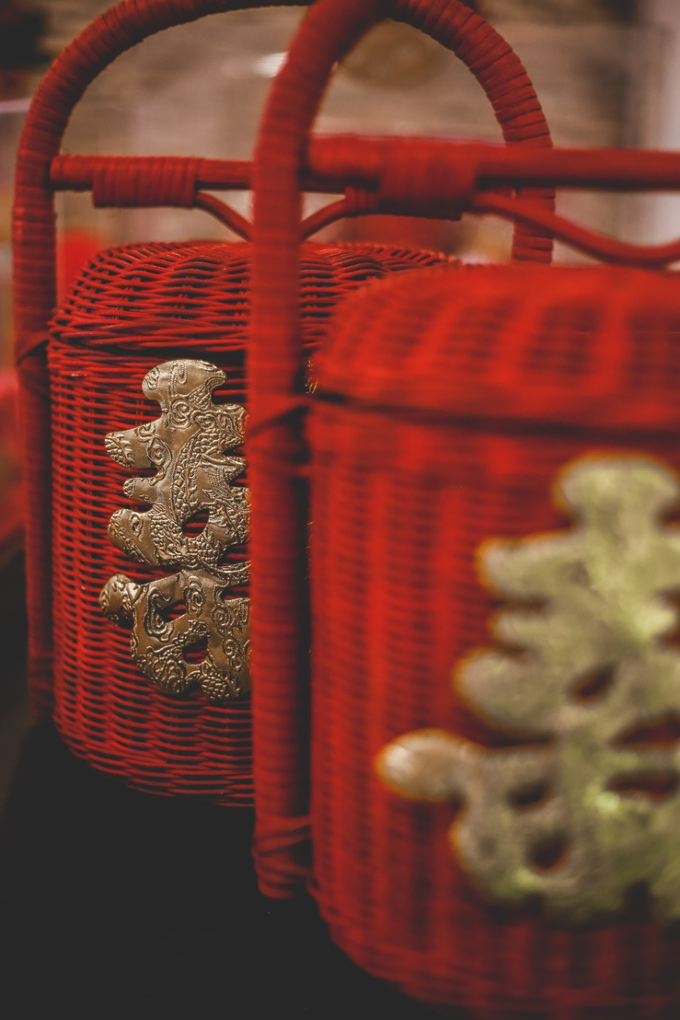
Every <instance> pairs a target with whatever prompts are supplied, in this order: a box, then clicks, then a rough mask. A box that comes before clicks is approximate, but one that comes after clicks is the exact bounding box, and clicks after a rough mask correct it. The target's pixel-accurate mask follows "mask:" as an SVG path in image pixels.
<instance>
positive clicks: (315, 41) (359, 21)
mask: <svg viewBox="0 0 680 1020" xmlns="http://www.w3.org/2000/svg"><path fill="white" fill-rule="evenodd" d="M385 15H391V16H392V17H393V18H396V19H398V20H402V21H407V22H408V23H410V24H411V25H413V26H414V27H416V28H419V29H421V30H422V31H424V32H426V33H427V34H429V35H431V36H432V37H433V38H435V39H437V40H439V41H440V42H441V43H443V45H444V46H446V47H447V48H449V49H451V50H453V52H454V53H456V54H457V56H459V57H460V58H461V59H462V60H463V61H464V62H465V63H466V64H467V66H468V67H469V68H470V69H471V70H472V71H473V73H474V74H475V75H476V77H477V78H478V80H479V81H480V83H481V84H482V85H483V87H484V88H485V90H486V92H487V95H488V96H489V99H490V100H491V102H492V105H493V107H494V110H495V112H496V116H497V118H498V120H499V121H500V122H501V125H502V127H503V133H504V136H505V139H506V141H507V142H520V141H521V142H524V143H526V144H530V145H536V146H548V145H550V136H549V133H548V128H547V125H546V122H545V118H544V116H543V113H542V111H541V107H540V105H539V103H538V100H537V98H536V95H535V93H534V90H533V87H532V85H531V82H530V81H529V79H528V77H527V75H526V73H525V71H524V68H523V67H522V65H521V63H520V62H519V60H518V59H517V57H515V55H514V54H513V53H512V51H511V50H510V48H509V47H508V45H507V44H506V43H505V42H504V41H503V39H502V38H501V37H500V36H499V35H498V33H496V32H495V31H494V29H492V28H491V27H490V26H489V25H487V24H486V23H485V22H484V21H483V20H482V18H480V17H479V16H478V15H476V14H474V13H473V12H472V11H471V10H470V9H469V8H468V7H466V6H465V5H464V4H463V3H461V2H460V0H318V3H316V4H315V5H314V7H313V8H312V9H311V11H310V12H309V14H308V15H307V17H306V18H305V20H304V22H303V25H302V27H301V29H300V30H299V32H298V34H297V36H296V37H295V39H294V41H293V44H292V46H291V49H290V52H289V58H288V61H287V63H286V64H285V65H284V67H283V69H282V70H281V72H280V74H279V75H278V77H277V79H276V81H275V83H274V86H273V88H272V91H271V93H270V96H269V100H268V103H267V107H266V110H265V114H264V117H263V121H262V125H261V130H260V137H259V141H258V146H257V153H256V162H255V168H254V178H253V180H254V193H255V224H254V235H253V236H254V239H255V251H254V263H253V315H252V343H251V345H250V351H249V366H248V375H249V381H250V386H251V392H250V398H249V406H250V415H251V418H250V421H251V425H250V428H249V432H248V437H247V442H248V449H249V464H250V485H251V489H252V494H253V512H254V527H253V540H252V542H251V553H252V591H253V654H254V667H253V669H254V673H255V674H256V677H257V679H256V683H255V685H254V689H253V707H254V713H253V714H254V723H253V725H254V736H253V739H254V761H255V790H256V794H255V796H256V812H257V824H256V841H255V856H256V862H257V867H258V877H259V882H260V888H261V889H262V891H263V892H265V893H267V894H268V895H271V896H275V897H286V896H289V895H291V894H292V893H294V892H295V890H296V888H297V887H299V885H300V881H301V877H300V876H301V874H302V872H303V860H304V846H303V841H302V840H301V839H300V838H299V834H300V833H301V832H302V831H303V829H304V827H303V824H302V823H303V819H304V815H305V812H306V810H307V789H308V781H307V767H306V746H307V742H306V739H305V734H304V724H303V723H302V721H301V720H303V719H304V718H305V715H306V710H307V709H306V694H305V678H306V675H307V672H308V658H309V651H308V649H309V636H308V634H307V625H306V623H305V611H304V607H305V605H306V599H307V578H306V544H307V536H306V526H305V522H306V520H307V514H306V506H305V503H306V496H305V489H304V486H303V485H302V484H301V482H300V479H299V470H297V469H296V465H299V464H300V463H301V462H303V461H304V459H305V456H306V453H305V448H304V443H303V441H302V435H301V429H300V427H299V423H298V422H297V421H296V420H295V417H296V416H295V413H294V412H295V411H296V410H297V409H298V408H299V407H300V405H301V400H302V398H301V395H300V393H299V380H300V340H299V324H298V314H299V312H298V309H299V297H298V288H299V281H298V272H299V270H298V263H299V241H298V224H299V221H300V209H301V196H300V189H299V177H300V172H301V169H302V165H303V160H304V153H305V149H306V146H307V143H308V139H309V132H310V128H311V125H312V122H313V119H314V117H315V115H316V112H317V109H318V107H319V104H320V100H321V96H322V93H323V90H324V88H325V86H326V84H327V82H328V80H329V78H330V76H331V74H332V71H333V67H334V65H335V63H336V62H337V61H338V60H339V59H341V58H342V56H343V55H344V54H345V53H347V52H348V50H349V49H350V48H351V46H352V45H353V44H354V43H355V42H356V41H357V40H358V39H359V37H360V36H361V35H362V34H363V33H364V32H365V31H366V30H367V29H368V28H370V27H371V26H372V25H373V24H375V23H376V22H377V21H378V20H380V18H381V17H383V16H385ZM533 194H534V195H536V194H537V193H536V192H535V191H534V192H533ZM538 194H539V196H540V195H542V197H543V201H544V202H545V203H546V205H547V206H548V207H549V208H551V207H552V192H551V191H547V192H546V191H543V192H538ZM551 243H552V242H551V240H550V239H549V237H546V236H545V235H544V234H543V233H542V232H541V231H540V230H533V229H532V230H530V231H529V232H528V233H522V232H520V233H519V236H517V237H516V242H515V250H514V256H515V258H524V259H529V258H533V259H536V260H538V261H549V258H550V250H551ZM296 823H297V825H296ZM291 831H295V832H296V833H297V834H298V835H297V836H296V837H295V838H293V837H292V836H291Z"/></svg>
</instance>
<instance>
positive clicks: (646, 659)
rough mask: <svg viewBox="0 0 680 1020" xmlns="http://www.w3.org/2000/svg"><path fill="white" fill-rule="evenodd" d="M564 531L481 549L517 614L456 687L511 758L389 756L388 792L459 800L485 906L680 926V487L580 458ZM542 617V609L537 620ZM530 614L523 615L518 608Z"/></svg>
mask: <svg viewBox="0 0 680 1020" xmlns="http://www.w3.org/2000/svg"><path fill="white" fill-rule="evenodd" d="M558 496H559V497H560V500H561V502H562V503H563V504H564V505H565V507H566V509H567V510H568V511H569V512H570V513H571V514H572V516H574V517H575V518H576V520H577V522H578V523H577V526H576V527H575V528H574V529H573V530H571V531H564V532H556V533H554V534H550V535H541V536H536V537H530V538H527V539H524V540H521V541H500V540H494V541H490V542H487V543H485V545H484V546H483V547H482V549H481V557H480V558H481V566H482V572H483V575H484V578H485V580H486V581H487V582H488V584H489V585H490V587H492V588H493V590H494V591H495V592H496V593H497V594H499V595H500V596H502V597H504V598H506V599H508V600H510V602H511V605H510V606H509V607H507V608H506V609H504V610H503V611H502V612H500V613H499V614H498V616H497V618H496V623H495V627H494V634H495V637H496V638H497V639H498V642H499V646H498V647H497V648H496V649H482V650H479V651H477V652H475V653H473V654H472V655H471V656H469V657H468V658H466V659H464V660H463V661H462V662H461V663H460V664H459V665H458V667H457V668H456V670H455V672H454V682H455V684H456V686H457V688H458V690H459V692H460V694H461V696H462V697H463V698H464V699H465V700H466V702H467V703H468V704H469V705H470V707H471V708H472V709H473V710H474V711H475V712H476V713H477V714H478V715H479V716H481V717H483V718H484V719H485V720H486V722H487V723H488V724H489V726H491V727H492V728H493V729H495V730H496V731H497V732H498V733H500V734H502V735H503V737H504V743H505V744H506V745H507V743H508V738H510V740H511V742H512V746H510V747H508V746H504V747H501V748H485V747H482V746H480V745H479V744H476V743H472V742H470V741H467V740H463V739H461V738H459V737H456V736H454V735H453V734H449V733H446V732H445V731H442V730H420V731H415V732H411V733H407V734H405V735H404V736H402V737H399V738H397V739H396V740H394V741H393V742H392V743H391V744H389V745H388V746H387V747H386V748H384V749H383V751H382V753H381V755H380V756H379V759H378V769H379V772H380V774H381V775H382V777H383V779H384V780H385V781H386V782H387V783H388V784H389V785H390V786H391V787H393V788H394V789H396V790H398V791H399V792H401V793H403V794H405V795H406V796H408V797H411V798H415V799H421V800H452V801H456V802H457V803H458V804H459V805H460V807H461V811H460V813H459V814H458V815H457V817H456V819H455V821H454V823H453V825H452V827H451V830H450V840H451V845H452V850H453V853H454V855H455V856H456V857H457V859H458V861H459V862H460V864H461V866H462V868H463V869H464V871H465V872H466V873H467V874H468V875H469V877H470V880H471V882H472V883H473V885H474V886H475V887H476V888H477V889H478V890H479V892H480V893H481V894H482V895H483V896H484V897H485V898H487V899H490V900H492V901H494V902H496V903H499V904H506V905H520V904H522V903H523V902H525V901H526V900H527V899H529V898H535V897H538V898H539V899H540V900H541V901H542V902H543V905H544V909H545V911H546V913H547V914H549V915H552V916H553V917H554V918H556V919H558V920H560V921H563V922H585V921H590V920H592V919H596V918H597V917H598V916H602V915H606V914H610V913H611V912H613V911H616V910H618V909H619V908H621V907H623V906H624V905H625V903H626V897H627V895H628V893H629V891H630V890H631V888H632V887H634V886H644V887H646V889H647V893H648V897H649V902H650V906H651V909H652V911H653V912H654V914H655V915H656V916H657V917H658V918H659V919H661V920H663V921H666V922H670V921H677V920H680V784H679V783H678V779H679V777H680V739H679V729H678V720H680V650H679V649H678V646H677V643H676V642H675V641H673V640H672V639H671V638H672V635H673V634H674V632H675V631H676V628H677V625H678V610H677V602H673V601H671V599H670V598H669V597H668V596H669V595H674V596H676V597H677V594H678V592H680V529H679V528H678V527H677V526H673V525H666V524H664V523H663V516H664V515H665V514H666V513H668V511H669V510H670V508H672V507H674V506H675V507H677V506H678V501H679V497H680V486H679V485H678V481H677V479H676V477H675V475H674V473H673V472H672V471H671V470H670V469H667V468H666V467H665V466H663V465H662V464H659V463H657V462H655V461H653V460H651V459H646V458H643V457H639V458H638V457H636V458H633V457H625V456H619V457H615V456H611V457H601V458H594V457H586V458H583V459H582V460H581V461H577V462H575V463H574V464H572V465H571V466H570V467H569V468H568V469H567V470H566V471H565V472H564V473H563V475H562V478H561V482H560V486H559V489H558ZM537 601H538V602H540V603H541V606H540V607H539V608H537V607H536V603H537ZM522 603H525V605H526V608H522Z"/></svg>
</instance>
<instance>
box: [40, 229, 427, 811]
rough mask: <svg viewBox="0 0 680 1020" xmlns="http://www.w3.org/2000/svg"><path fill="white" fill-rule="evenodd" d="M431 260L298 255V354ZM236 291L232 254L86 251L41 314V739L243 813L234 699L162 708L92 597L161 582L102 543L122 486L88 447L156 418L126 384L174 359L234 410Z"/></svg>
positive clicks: (239, 710) (240, 269)
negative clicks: (387, 281) (333, 315)
mask: <svg viewBox="0 0 680 1020" xmlns="http://www.w3.org/2000/svg"><path fill="white" fill-rule="evenodd" d="M436 261H437V257H436V256H431V255H428V254H426V253H420V252H412V251H405V250H399V249H388V248H380V247H369V246H367V245H366V246H361V245H355V246H352V247H351V248H349V247H348V248H342V247H339V248H338V247H336V248H333V247H328V246H322V245H313V244H309V245H307V246H306V247H305V250H304V255H303V317H304V323H305V348H306V350H307V351H308V352H309V353H311V352H312V351H313V350H314V349H315V347H316V344H317V342H318V340H319V339H320V337H321V335H322V333H323V329H324V326H325V319H326V317H327V316H328V314H329V312H330V309H331V308H332V307H333V306H334V305H335V304H336V303H337V302H338V300H339V299H340V298H341V297H342V295H343V294H345V293H346V292H347V291H349V290H350V289H352V288H353V287H355V286H357V285H358V284H360V283H361V282H362V281H365V280H368V279H373V278H380V277H382V276H384V275H385V274H387V273H389V272H391V271H397V270H402V269H408V268H412V267H417V266H422V265H428V264H432V263H434V262H436ZM249 277H250V246H249V245H248V244H223V243H217V242H214V243H210V242H203V243H190V242H188V243H184V244H176V245H170V244H146V245H134V246H133V245H130V246H126V247H122V248H117V249H113V250H111V251H107V252H102V253H101V254H100V255H99V256H98V257H97V258H96V259H94V260H93V261H92V262H91V263H90V264H89V265H88V266H87V267H86V268H85V270H84V271H83V272H82V273H81V275H80V277H79V279H78V281H77V283H76V285H75V287H74V289H73V291H72V293H71V295H70V297H69V298H68V299H67V301H66V302H65V304H64V306H63V307H62V308H61V309H59V310H58V311H57V313H56V315H55V318H54V321H53V328H52V335H51V338H50V341H49V345H48V363H49V369H50V387H51V395H52V401H51V408H52V437H53V475H52V493H53V506H54V514H53V577H54V642H55V671H54V679H55V692H54V696H55V720H56V724H57V726H58V728H59V730H60V732H61V733H62V735H63V736H64V738H65V739H66V741H67V742H68V743H69V745H70V746H71V747H72V748H73V749H74V750H75V751H76V752H77V753H78V754H79V755H81V756H83V757H84V758H86V759H87V760H89V761H90V762H91V763H92V764H94V765H96V766H97V767H98V768H101V769H104V770H105V771H108V772H113V773H116V774H120V775H122V776H124V777H125V779H126V780H127V781H128V782H130V783H131V784H132V785H134V786H137V787H140V788H142V789H145V790H149V791H153V792H156V793H168V794H169V793H173V794H181V793H187V794H196V795H206V796H210V797H212V798H214V799H216V800H217V801H219V802H220V803H230V804H231V803H248V802H250V801H251V800H252V764H251V746H250V699H249V698H248V697H247V696H246V697H244V698H241V699H236V700H234V701H230V702H226V703H224V704H222V705H219V704H215V703H211V702H209V701H207V700H206V698H205V697H204V696H203V695H202V694H201V693H200V692H195V693H194V694H189V695H187V696H185V697H181V698H177V697H172V696H169V695H168V694H166V693H163V692H162V691H161V690H160V689H158V688H157V687H156V686H155V685H154V684H153V683H151V682H150V681H149V680H147V678H146V677H144V676H143V675H142V673H141V672H140V671H139V669H138V668H137V666H136V665H135V663H134V662H133V660H132V658H131V654H130V632H129V628H120V627H115V626H112V624H111V622H110V621H109V620H107V619H106V618H105V617H104V616H103V614H102V612H101V610H100V608H99V604H98V594H99V591H100V589H101V587H102V585H103V584H104V582H105V581H107V580H108V578H109V577H111V576H112V575H113V574H116V573H126V574H130V575H131V576H133V577H134V579H135V580H136V581H138V582H139V583H143V582H145V581H148V580H151V579H152V578H154V577H162V576H164V574H167V573H169V572H171V571H168V570H167V569H165V570H164V569H163V568H161V567H156V568H153V567H147V566H144V565H140V564H135V563H133V562H131V561H130V559H129V558H128V557H127V556H126V554H125V553H123V552H121V551H120V550H119V549H117V548H116V547H115V546H114V545H113V544H112V543H111V541H110V540H109V538H108V535H107V525H108V522H109V519H110V517H111V515H112V513H113V512H114V511H115V510H117V509H118V508H120V507H123V506H132V507H134V505H135V504H133V503H131V502H130V500H129V499H127V498H126V497H125V496H124V495H123V489H122V487H123V483H124V481H125V480H126V479H127V478H129V477H130V475H131V472H130V470H127V471H126V470H125V469H124V468H122V467H119V466H118V465H116V464H115V463H114V462H113V461H112V460H111V458H110V457H109V455H108V453H107V452H106V449H105V446H104V437H105V435H106V434H107V433H108V432H111V431H117V430H124V429H129V428H130V427H132V426H138V425H140V424H142V423H143V422H150V421H153V420H154V419H157V418H158V414H159V408H158V405H157V404H156V403H153V402H151V401H149V400H146V399H145V398H144V396H143V394H142V389H141V384H142V380H143V378H144V376H145V375H146V373H147V372H148V371H149V370H150V369H151V368H153V367H154V366H155V365H157V364H159V363H161V362H164V361H168V360H171V359H174V358H181V357H189V358H197V359H203V360H208V361H211V362H213V363H216V364H217V365H218V366H219V367H220V368H222V369H223V370H224V371H225V372H226V374H227V383H226V386H225V387H222V388H221V389H220V391H219V395H220V396H221V397H224V398H225V399H227V400H228V402H230V403H238V404H241V405H245V403H246V400H245V379H244V349H245V343H246V336H247V331H248V320H249V296H248V288H249ZM132 473H134V472H132ZM197 527H198V528H199V529H200V527H202V525H201V524H200V523H199V524H198V525H197ZM239 591H240V593H243V590H242V589H239Z"/></svg>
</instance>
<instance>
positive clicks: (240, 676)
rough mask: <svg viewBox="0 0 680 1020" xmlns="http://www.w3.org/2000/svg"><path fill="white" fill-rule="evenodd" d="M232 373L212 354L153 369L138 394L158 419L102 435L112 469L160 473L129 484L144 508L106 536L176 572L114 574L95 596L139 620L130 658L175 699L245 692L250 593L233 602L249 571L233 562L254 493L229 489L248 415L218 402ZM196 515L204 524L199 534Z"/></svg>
mask: <svg viewBox="0 0 680 1020" xmlns="http://www.w3.org/2000/svg"><path fill="white" fill-rule="evenodd" d="M225 378H226V377H225V374H224V372H222V371H221V370H220V369H218V368H216V366H215V365H212V364H210V363H209V362H206V361H193V360H188V359H182V360H178V361H168V362H165V363H164V364H162V365H158V366H157V367H156V368H153V369H152V370H151V371H150V372H149V373H148V374H147V375H146V377H145V378H144V381H143V383H142V389H143V392H144V394H145V395H146V396H147V397H149V398H150V399H152V400H156V401H157V402H158V403H159V404H160V406H161V410H162V414H161V416H160V418H158V419H156V420H155V421H153V422H150V423H148V424H144V425H139V426H137V427H136V428H132V429H128V430H127V431H124V432H112V433H110V434H109V435H108V436H107V437H106V449H107V451H108V453H109V454H110V456H111V457H112V458H113V460H114V461H116V463H117V464H120V465H122V466H123V467H127V468H137V469H148V468H153V469H155V474H154V475H153V476H152V477H139V478H130V479H128V480H127V481H126V482H125V485H124V487H123V489H124V492H125V495H126V496H127V497H128V498H129V499H131V500H134V501H136V502H139V503H146V504H148V505H149V509H148V510H131V509H122V510H117V511H116V512H115V513H114V514H113V516H112V517H111V521H110V523H109V536H110V538H111V541H112V542H113V543H114V545H116V546H117V547H118V548H119V549H122V550H123V551H124V552H126V553H127V554H128V556H130V557H131V558H133V559H135V560H137V561H138V562H140V563H145V564H148V565H149V566H155V567H176V568H177V567H178V568H180V569H179V570H178V572H177V573H174V574H172V575H171V576H169V577H163V578H159V579H158V580H153V581H150V582H148V583H146V584H137V583H136V582H135V581H133V580H131V579H130V578H128V577H126V576H125V575H124V574H116V575H115V576H114V577H112V578H111V579H110V580H109V581H108V582H107V583H106V584H105V585H104V588H103V589H102V592H101V595H100V598H99V601H100V605H101V607H102V610H103V612H104V613H105V614H106V615H107V616H108V617H109V618H110V619H111V620H113V621H114V622H115V623H119V624H132V639H131V650H132V657H133V659H134V661H135V662H136V664H137V665H138V666H139V668H140V669H141V671H142V672H143V673H144V675H145V676H147V677H148V678H149V679H150V680H153V681H155V682H156V683H157V684H158V685H159V686H160V687H162V688H163V690H165V691H167V692H169V693H173V694H182V693H184V692H185V691H187V690H189V689H190V688H192V687H196V686H198V687H200V689H201V690H202V691H203V693H204V694H205V696H206V697H207V698H208V699H210V700H211V701H224V700H226V699H229V698H234V697H238V696H239V695H241V694H244V693H246V692H247V691H248V690H250V638H249V630H248V618H249V609H250V600H249V599H248V598H245V597H233V596H232V597H228V592H229V589H231V588H233V587H234V586H237V585H242V584H245V583H246V582H247V580H248V575H249V570H248V564H247V563H246V562H243V561H238V562H237V561H234V562H230V561H229V560H228V555H229V550H230V549H231V548H232V547H234V546H240V545H243V544H244V543H245V542H246V541H247V539H248V523H249V504H248V490H247V489H246V488H245V486H242V485H233V484H232V483H233V482H234V481H235V480H236V479H237V478H238V477H239V476H240V475H242V474H243V472H244V470H245V461H244V460H243V459H242V458H241V457H235V456H232V455H231V451H232V450H235V449H237V448H238V447H240V446H241V445H242V443H243V430H244V423H245V410H244V409H243V408H242V407H241V406H240V405H238V404H215V403H214V402H213V398H212V394H213V390H214V389H215V388H216V387H217V386H219V385H220V384H222V383H223V382H224V381H225ZM196 518H199V519H200V520H205V524H204V526H203V527H202V528H201V529H200V530H198V531H197V528H196V527H193V528H192V526H191V522H192V519H196ZM196 531H197V533H192V532H196Z"/></svg>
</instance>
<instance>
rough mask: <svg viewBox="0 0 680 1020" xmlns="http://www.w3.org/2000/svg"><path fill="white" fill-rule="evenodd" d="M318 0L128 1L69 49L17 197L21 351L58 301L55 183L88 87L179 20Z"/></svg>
mask: <svg viewBox="0 0 680 1020" xmlns="http://www.w3.org/2000/svg"><path fill="white" fill-rule="evenodd" d="M310 2H311V0H123V2H122V3H119V4H117V5H116V6H115V7H112V8H110V9H109V10H107V11H105V12H104V13H103V14H101V15H100V16H99V17H98V18H96V19H95V20H94V21H93V22H92V23H91V24H90V25H88V27H87V28H85V29H84V30H83V32H81V34H80V35H79V36H78V37H77V38H76V39H74V41H73V42H72V43H71V44H70V45H69V46H67V47H66V49H64V50H63V52H62V53H61V54H60V55H59V56H58V57H57V59H56V60H55V62H54V64H53V65H52V67H51V68H50V70H49V71H48V72H47V74H46V76H45V78H44V79H43V81H42V83H41V85H40V87H39V89H38V90H37V92H36V95H35V97H34V99H33V102H32V103H31V107H30V109H29V112H28V115H27V117H26V122H25V124H24V129H23V132H22V135H21V141H20V144H19V153H18V157H17V168H16V179H15V202H14V295H15V296H14V309H15V330H16V337H17V339H16V357H17V360H18V361H20V360H21V359H22V358H23V357H24V356H25V354H26V353H27V352H28V350H30V348H31V346H32V345H33V342H34V337H35V335H36V333H40V332H42V330H44V328H45V324H46V322H47V321H48V320H49V317H50V315H51V314H52V310H53V308H54V305H55V301H56V294H55V271H54V237H55V226H54V202H53V194H52V192H51V190H50V189H49V187H48V182H49V171H50V164H51V161H52V159H53V158H54V157H55V156H57V155H58V153H59V149H60V146H61V141H62V138H63V136H64V132H65V130H66V127H67V124H68V122H69V119H70V117H71V114H72V112H73V110H74V108H75V106H76V105H77V103H78V102H79V100H80V99H81V98H82V96H83V94H84V93H85V91H86V89H87V88H88V86H89V85H90V84H91V83H92V82H93V81H94V79H95V78H96V77H97V76H98V75H99V74H100V73H101V72H102V71H103V70H104V69H105V68H106V67H108V66H109V64H111V63H112V62H113V61H114V60H115V59H116V57H118V56H120V55H121V54H122V53H125V52H126V51H127V50H129V49H131V48H132V47H133V46H136V45H137V43H139V42H142V40H144V39H146V38H148V37H149V36H151V35H155V34H156V33H158V32H161V31H163V29H166V28H170V27H172V26H175V25H182V24H187V23H189V22H192V21H198V20H199V19H200V18H202V17H204V16H205V15H208V14H217V13H224V12H227V11H237V10H244V9H246V10H247V9H250V8H259V7H299V6H306V5H308V4H309V3H310Z"/></svg>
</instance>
